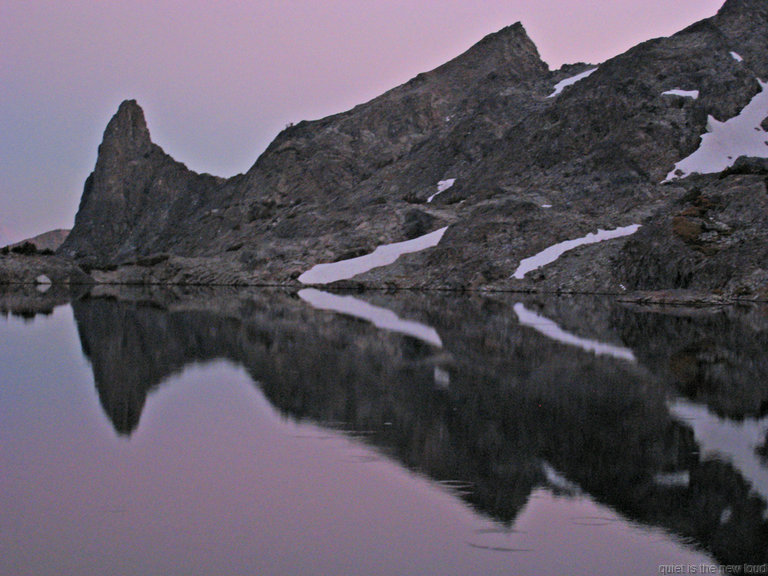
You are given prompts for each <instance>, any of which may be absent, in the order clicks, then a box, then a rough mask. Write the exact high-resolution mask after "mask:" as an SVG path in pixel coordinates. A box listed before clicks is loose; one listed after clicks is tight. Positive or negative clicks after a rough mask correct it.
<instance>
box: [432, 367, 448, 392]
mask: <svg viewBox="0 0 768 576" xmlns="http://www.w3.org/2000/svg"><path fill="white" fill-rule="evenodd" d="M450 385H451V375H450V374H449V373H448V371H447V370H444V369H443V368H440V366H435V386H437V387H438V388H448V387H449V386H450Z"/></svg>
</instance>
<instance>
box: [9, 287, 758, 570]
mask: <svg viewBox="0 0 768 576" xmlns="http://www.w3.org/2000/svg"><path fill="white" fill-rule="evenodd" d="M107 296H108V297H107ZM310 296H311V297H310ZM68 299H69V297H68V296H66V295H65V296H60V297H58V298H57V295H56V294H55V293H51V292H49V293H46V294H34V293H18V292H17V293H13V294H5V295H3V296H0V310H2V311H3V312H4V317H0V440H1V441H0V466H1V470H2V474H1V475H0V574H4V575H5V574H7V575H9V576H12V575H25V574H30V575H32V574H34V575H47V574H56V575H66V574H72V575H75V574H77V575H81V574H83V575H87V574H105V573H113V574H137V575H139V574H141V575H145V574H171V575H172V574H201V575H203V574H222V575H224V574H598V575H599V574H606V575H607V574H611V575H613V574H658V573H660V572H659V571H660V567H661V568H663V567H667V568H668V567H669V566H672V565H675V566H683V567H688V566H697V567H701V566H702V564H707V565H712V564H730V565H736V564H739V565H744V564H749V565H761V564H763V563H765V562H768V521H767V520H766V517H767V515H766V502H767V501H768V458H767V457H766V454H767V453H768V449H767V446H766V440H767V439H766V433H767V429H768V420H766V419H765V414H766V413H768V378H766V376H767V375H768V360H766V359H765V358H764V350H765V349H766V344H768V314H766V311H765V310H764V309H761V308H759V307H752V308H744V309H720V310H686V309H680V308H673V309H648V308H633V307H630V306H627V305H622V304H620V303H616V302H612V301H607V300H604V299H593V298H568V299H566V298H559V299H531V298H528V299H524V298H519V297H518V298H515V297H512V296H488V297H479V296H450V295H445V294H395V295H393V294H383V293H365V294H355V295H353V296H349V295H347V296H345V299H343V300H337V299H334V298H330V297H326V296H322V295H317V294H310V295H309V296H307V295H306V294H305V295H303V296H302V297H299V296H297V295H294V294H289V293H287V292H279V291H255V290H254V291H239V292H238V291H221V290H219V291H198V292H193V293H187V294H179V293H174V292H155V293H147V292H128V291H117V292H115V293H109V294H91V295H87V296H81V297H79V298H77V299H74V300H73V301H72V302H71V303H67V301H68ZM339 302H341V304H340V305H339V306H336V303H339ZM377 310H378V311H379V312H377ZM360 311H362V312H360ZM40 312H42V314H40ZM377 314H380V315H383V316H381V317H378V316H376V315H377ZM382 318H384V320H382ZM404 327H407V328H408V329H407V330H406V329H405V328H404ZM422 335H427V336H428V337H427V336H425V337H420V336H422Z"/></svg>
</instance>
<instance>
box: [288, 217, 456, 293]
mask: <svg viewBox="0 0 768 576" xmlns="http://www.w3.org/2000/svg"><path fill="white" fill-rule="evenodd" d="M447 229H448V227H447V226H446V227H445V228H440V229H439V230H435V231H434V232H430V233H429V234H425V235H424V236H419V237H418V238H413V239H412V240H406V241H404V242H395V243H394V244H384V245H382V246H379V247H378V248H376V250H374V251H373V252H371V253H370V254H366V255H365V256H359V257H357V258H350V259H349V260H341V261H339V262H331V263H328V264H317V265H316V266H313V267H312V268H311V269H309V270H307V271H306V272H304V273H303V274H302V275H301V276H299V282H301V283H302V284H329V283H330V282H336V281H337V280H348V279H350V278H352V277H354V276H357V275H358V274H362V273H364V272H368V271H369V270H373V269H374V268H378V267H380V266H387V265H389V264H392V263H393V262H394V261H395V260H397V259H398V258H399V257H400V256H402V255H403V254H410V253H412V252H421V251H422V250H426V249H427V248H432V247H434V246H437V244H438V243H439V242H440V239H441V238H442V237H443V234H445V231H446V230H447Z"/></svg>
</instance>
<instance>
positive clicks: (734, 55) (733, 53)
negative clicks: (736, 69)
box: [731, 52, 744, 62]
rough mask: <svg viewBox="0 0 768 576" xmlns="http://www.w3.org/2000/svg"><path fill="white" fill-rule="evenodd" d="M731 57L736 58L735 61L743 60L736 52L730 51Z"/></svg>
mask: <svg viewBox="0 0 768 576" xmlns="http://www.w3.org/2000/svg"><path fill="white" fill-rule="evenodd" d="M731 58H733V59H734V60H736V62H743V61H744V58H742V57H741V56H739V55H738V54H736V52H731Z"/></svg>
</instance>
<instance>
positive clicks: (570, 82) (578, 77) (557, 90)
mask: <svg viewBox="0 0 768 576" xmlns="http://www.w3.org/2000/svg"><path fill="white" fill-rule="evenodd" d="M595 70H597V68H591V69H590V70H586V71H584V72H582V73H581V74H576V76H571V77H570V78H566V79H565V80H561V81H560V82H558V83H557V84H555V91H554V92H552V94H550V95H549V96H547V98H554V97H555V96H557V95H559V94H560V93H561V92H562V91H563V90H564V89H565V88H567V87H568V86H571V85H573V84H576V82H578V81H579V80H584V78H586V77H587V76H589V75H590V74H592V73H593V72H594V71H595Z"/></svg>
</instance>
